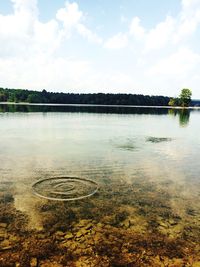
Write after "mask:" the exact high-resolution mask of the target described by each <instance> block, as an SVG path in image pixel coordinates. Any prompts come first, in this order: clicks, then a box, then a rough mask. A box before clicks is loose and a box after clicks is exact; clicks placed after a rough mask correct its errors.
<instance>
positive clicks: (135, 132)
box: [0, 105, 200, 266]
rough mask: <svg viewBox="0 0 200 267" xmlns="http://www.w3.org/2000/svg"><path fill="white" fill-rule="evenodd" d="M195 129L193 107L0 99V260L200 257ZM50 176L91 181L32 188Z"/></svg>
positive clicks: (193, 262) (130, 261) (188, 260)
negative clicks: (19, 103) (5, 102)
mask: <svg viewBox="0 0 200 267" xmlns="http://www.w3.org/2000/svg"><path fill="white" fill-rule="evenodd" d="M199 132H200V111H198V110H196V111H188V110H179V111H174V110H168V109H152V108H149V109H148V108H146V109H142V108H140V109H138V108H120V107H115V108H111V107H77V106H76V107H73V106H72V107H59V106H58V107H52V106H49V107H46V106H6V105H0V185H1V188H0V209H1V210H0V266H29V265H30V264H32V265H31V266H185V265H184V264H188V265H187V266H200V251H199V240H200V164H199V160H200V135H199ZM54 177H57V178H59V177H69V178H68V179H70V177H77V178H78V179H79V178H80V179H83V181H93V182H94V184H98V191H97V192H96V193H95V194H94V195H93V194H90V193H91V192H92V190H93V188H92V189H89V190H88V191H87V190H86V191H84V190H85V189H82V188H81V187H80V189H78V190H77V191H76V194H78V196H79V195H81V194H82V191H83V194H86V196H87V194H88V197H87V198H84V199H79V200H76V201H72V198H70V197H68V194H70V190H75V189H74V184H73V183H74V182H73V181H71V180H70V183H71V184H69V185H65V184H64V182H65V181H64V180H61V184H60V185H59V184H57V183H56V184H55V185H54V195H53V198H55V199H56V198H57V197H58V198H59V195H62V193H60V191H59V190H61V189H64V190H65V191H67V193H65V197H63V198H66V195H67V197H68V198H69V199H70V201H56V200H48V199H44V198H42V197H40V196H38V195H35V194H34V191H33V188H32V185H33V184H34V183H37V181H38V180H41V179H42V180H43V179H49V180H50V181H51V179H50V178H54ZM60 179H61V178H60ZM62 179H64V178H62ZM49 180H47V181H49ZM48 186H49V185H48V182H47V186H46V185H45V184H44V185H43V186H42V187H41V188H40V194H41V195H42V194H44V195H45V196H49V194H50V193H49V191H48V190H49V189H48ZM75 186H76V185H75ZM84 186H85V185H84ZM90 186H91V185H90ZM92 186H93V185H92ZM95 189H96V188H95ZM81 190H82V191H81ZM58 191H59V192H58ZM57 194H58V196H57ZM50 196H51V195H50ZM74 197H75V198H76V195H75V194H74ZM38 247H39V248H40V249H38ZM6 264H7V265H6ZM12 264H13V265H12ZM34 264H35V265H34ZM45 264H46V265H45ZM73 264H74V265H73ZM162 264H163V265H162ZM167 264H168V265H167Z"/></svg>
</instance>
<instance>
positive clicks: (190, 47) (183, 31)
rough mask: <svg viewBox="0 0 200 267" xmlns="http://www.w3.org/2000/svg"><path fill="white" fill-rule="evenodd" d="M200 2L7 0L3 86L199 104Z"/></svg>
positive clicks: (1, 7) (2, 27) (1, 46)
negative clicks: (186, 96) (181, 97)
mask: <svg viewBox="0 0 200 267" xmlns="http://www.w3.org/2000/svg"><path fill="white" fill-rule="evenodd" d="M199 41H200V0H168V1H160V0H151V1H147V0H140V1H136V0H115V1H111V0H95V1H91V0H77V1H64V0H57V1H54V0H38V1H37V0H1V1H0V86H2V87H9V88H28V89H36V90H41V89H43V88H45V89H47V90H49V91H64V92H79V93H81V92H91V93H92V92H111V93H119V92H120V93H136V94H137V93H138V94H149V95H169V96H177V95H178V94H179V92H180V90H181V89H182V88H191V89H192V91H193V97H194V98H200V90H199V85H200V75H199V74H200V45H199Z"/></svg>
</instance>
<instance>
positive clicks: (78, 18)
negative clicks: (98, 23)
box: [56, 2, 102, 43]
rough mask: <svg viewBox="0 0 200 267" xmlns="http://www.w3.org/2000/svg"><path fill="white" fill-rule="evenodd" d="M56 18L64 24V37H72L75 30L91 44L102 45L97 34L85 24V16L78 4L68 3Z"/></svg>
mask: <svg viewBox="0 0 200 267" xmlns="http://www.w3.org/2000/svg"><path fill="white" fill-rule="evenodd" d="M56 18H57V19H58V20H59V21H61V22H62V23H63V26H64V30H63V33H64V35H67V37H70V35H71V32H72V31H73V30H75V31H77V32H78V33H79V34H80V35H81V36H82V37H84V38H86V39H87V40H88V41H90V42H94V43H101V42H102V40H101V38H100V37H98V36H97V34H95V33H93V32H92V31H91V30H90V29H88V28H87V27H86V26H85V25H84V24H83V21H84V19H85V18H84V14H83V12H82V11H80V9H79V6H78V4H77V3H75V2H74V3H69V2H66V5H65V7H64V8H61V9H59V10H58V11H57V14H56Z"/></svg>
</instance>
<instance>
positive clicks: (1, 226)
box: [0, 223, 8, 228]
mask: <svg viewBox="0 0 200 267" xmlns="http://www.w3.org/2000/svg"><path fill="white" fill-rule="evenodd" d="M7 226H8V225H7V223H0V228H7Z"/></svg>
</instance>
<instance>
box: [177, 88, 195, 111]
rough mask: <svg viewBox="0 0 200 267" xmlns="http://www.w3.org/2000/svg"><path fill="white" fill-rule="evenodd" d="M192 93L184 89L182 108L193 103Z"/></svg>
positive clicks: (181, 97) (181, 98) (181, 100)
mask: <svg viewBox="0 0 200 267" xmlns="http://www.w3.org/2000/svg"><path fill="white" fill-rule="evenodd" d="M191 96H192V91H191V90H190V89H187V88H184V89H182V91H181V94H180V104H181V106H182V107H188V106H189V104H190V102H191Z"/></svg>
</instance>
